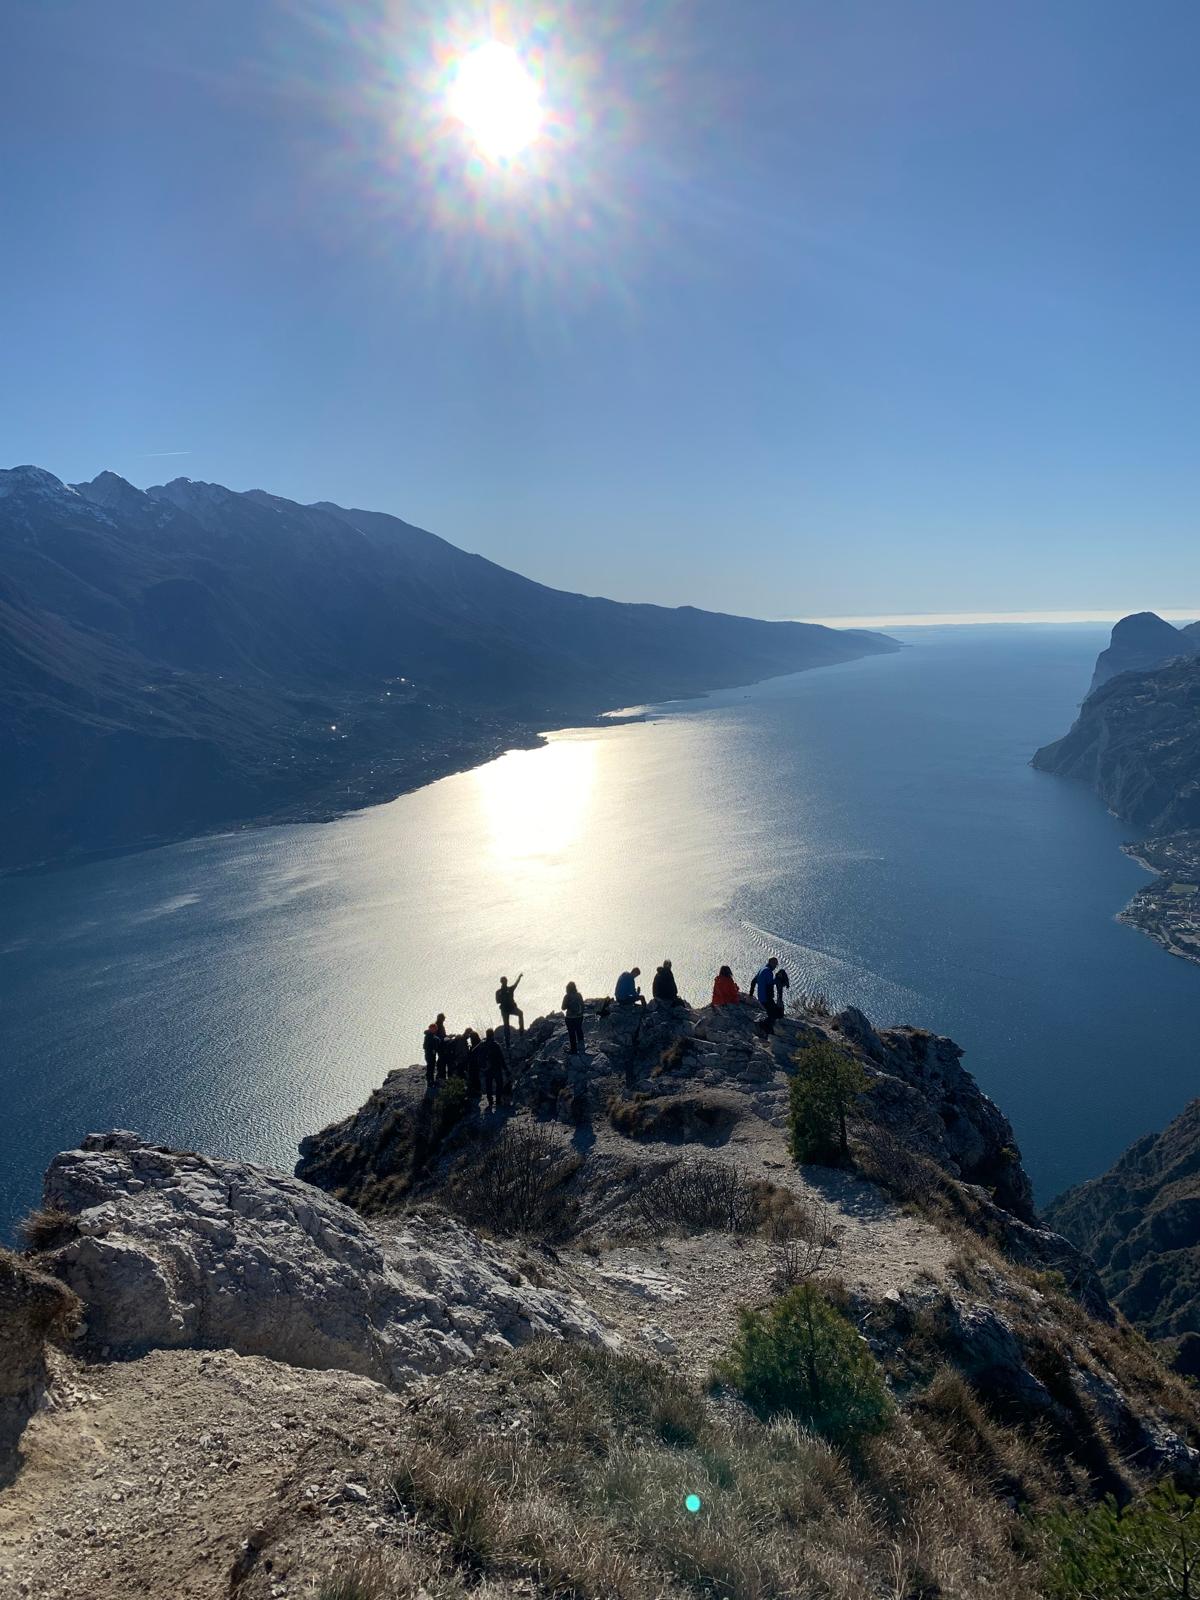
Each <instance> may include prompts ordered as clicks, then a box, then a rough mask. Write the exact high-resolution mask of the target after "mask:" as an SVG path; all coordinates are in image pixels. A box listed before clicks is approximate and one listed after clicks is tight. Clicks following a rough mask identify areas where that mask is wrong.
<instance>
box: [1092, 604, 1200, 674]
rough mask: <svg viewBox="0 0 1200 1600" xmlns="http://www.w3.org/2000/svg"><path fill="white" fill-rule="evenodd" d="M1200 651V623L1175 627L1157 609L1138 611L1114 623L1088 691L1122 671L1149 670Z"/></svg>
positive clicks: (1097, 662)
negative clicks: (1110, 636) (1109, 638)
mask: <svg viewBox="0 0 1200 1600" xmlns="http://www.w3.org/2000/svg"><path fill="white" fill-rule="evenodd" d="M1198 651H1200V624H1197V623H1195V622H1191V623H1188V624H1187V626H1186V627H1183V628H1176V627H1175V626H1174V625H1173V624H1172V623H1170V622H1166V621H1164V620H1163V618H1162V617H1160V616H1159V615H1158V614H1157V613H1156V612H1154V611H1137V612H1135V613H1134V614H1133V615H1132V616H1128V617H1122V618H1121V620H1120V621H1119V622H1117V623H1115V624H1114V626H1113V631H1112V638H1111V640H1110V641H1109V646H1108V649H1107V650H1102V651H1101V652H1100V655H1099V657H1098V659H1097V661H1096V670H1095V672H1094V673H1093V674H1092V682H1091V687H1090V688H1089V690H1088V693H1089V694H1092V693H1094V692H1095V691H1096V690H1097V689H1099V688H1100V686H1101V685H1102V684H1105V683H1107V682H1108V680H1109V679H1110V678H1115V677H1117V676H1118V674H1119V673H1122V672H1146V671H1149V670H1152V669H1153V668H1155V667H1161V666H1164V665H1165V664H1166V663H1167V662H1168V661H1174V660H1175V659H1176V658H1177V657H1179V656H1185V655H1195V654H1196V653H1197V652H1198Z"/></svg>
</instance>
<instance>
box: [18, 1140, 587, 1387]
mask: <svg viewBox="0 0 1200 1600" xmlns="http://www.w3.org/2000/svg"><path fill="white" fill-rule="evenodd" d="M46 1203H47V1205H51V1206H54V1207H57V1208H61V1209H62V1210H63V1211H66V1212H69V1213H70V1214H71V1216H72V1217H73V1219H74V1237H73V1238H71V1239H70V1240H69V1241H68V1242H67V1243H66V1244H63V1245H61V1246H60V1247H59V1248H58V1249H56V1250H53V1251H51V1252H49V1253H48V1254H46V1255H45V1256H44V1257H43V1258H42V1261H41V1265H42V1266H43V1267H44V1268H45V1269H46V1270H47V1271H50V1272H52V1273H53V1274H54V1275H55V1277H57V1278H58V1279H60V1280H61V1282H62V1283H64V1284H65V1285H67V1286H68V1287H69V1288H70V1289H71V1290H72V1291H74V1293H75V1294H77V1295H78V1296H79V1298H80V1300H81V1301H82V1302H83V1306H84V1312H85V1316H86V1335H87V1339H88V1341H89V1344H90V1345H91V1346H92V1347H94V1348H99V1349H103V1348H108V1349H110V1350H120V1351H138V1350H146V1349H151V1348H163V1347H171V1346H200V1347H204V1346H212V1347H224V1348H228V1349H231V1350H235V1351H238V1352H239V1353H240V1354H242V1355H264V1356H271V1357H273V1358H275V1359H276V1360H280V1361H286V1362H289V1363H291V1364H292V1365H294V1366H301V1367H318V1368H326V1367H339V1368H344V1369H346V1370H348V1371H350V1372H356V1373H360V1374H363V1375H364V1376H366V1377H370V1378H374V1379H376V1380H378V1381H381V1382H384V1383H388V1384H396V1383H400V1382H403V1381H404V1380H406V1379H408V1378H410V1377H412V1376H415V1375H417V1374H422V1373H433V1372H441V1371H444V1370H446V1369H448V1368H450V1367H453V1366H454V1365H456V1364H458V1363H461V1362H466V1361H469V1360H471V1359H472V1358H473V1357H476V1356H477V1355H479V1354H480V1353H483V1354H486V1353H487V1352H488V1351H489V1350H495V1351H497V1352H500V1351H504V1350H508V1349H510V1348H512V1347H513V1346H516V1345H519V1344H521V1343H524V1342H525V1341H526V1340H528V1339H530V1338H533V1337H536V1336H539V1335H547V1334H557V1335H560V1336H562V1337H566V1338H572V1339H580V1340H585V1341H589V1342H601V1341H603V1340H604V1338H605V1333H604V1329H603V1328H602V1326H601V1324H600V1322H599V1321H598V1320H597V1318H596V1317H595V1316H593V1315H592V1313H591V1312H590V1311H588V1309H587V1308H586V1307H585V1306H584V1305H583V1304H582V1302H580V1301H577V1300H573V1299H572V1298H570V1297H568V1296H565V1295H561V1294H558V1293H556V1292H555V1291H554V1290H551V1289H546V1288H540V1287H538V1286H536V1285H535V1284H533V1283H531V1282H529V1281H528V1280H527V1279H525V1278H524V1277H523V1276H522V1274H521V1273H520V1272H519V1271H518V1270H517V1269H516V1268H515V1267H514V1266H513V1264H512V1263H511V1262H510V1261H508V1260H507V1258H506V1257H505V1256H504V1255H503V1254H502V1253H501V1252H500V1251H499V1250H498V1249H496V1248H494V1247H492V1246H490V1245H488V1244H485V1243H484V1242H483V1241H482V1240H481V1239H480V1238H479V1237H478V1236H477V1235H476V1234H474V1233H473V1232H471V1230H470V1229H468V1228H465V1227H463V1226H462V1225H461V1224H459V1223H457V1222H454V1221H453V1220H451V1219H449V1218H441V1217H439V1218H437V1219H436V1220H432V1219H427V1220H424V1221H422V1220H420V1219H415V1218H409V1219H405V1220H404V1221H403V1222H402V1223H397V1224H394V1225H393V1226H391V1227H390V1228H386V1229H385V1228H382V1227H380V1228H374V1227H373V1226H372V1225H371V1224H370V1223H368V1222H366V1221H365V1220H364V1219H363V1218H362V1217H360V1216H358V1215H357V1214H356V1213H355V1212H353V1211H351V1210H350V1209H349V1208H348V1207H347V1206H344V1205H342V1204H341V1203H340V1202H338V1201H337V1200H335V1199H333V1198H332V1197H330V1196H329V1195H326V1194H323V1193H321V1191H320V1190H318V1189H315V1188H312V1187H311V1186H310V1185H308V1184H305V1183H301V1182H299V1181H298V1180H296V1179H295V1178H290V1177H287V1176H284V1175H283V1174H280V1173H274V1172H269V1171H267V1170H265V1169H263V1168H260V1167H255V1166H250V1165H248V1164H245V1163H241V1162H235V1161H223V1160H216V1159H212V1158H209V1157H205V1156H199V1155H191V1154H186V1153H183V1152H180V1151H175V1150H165V1149H161V1148H158V1147H156V1146H153V1145H150V1144H147V1143H145V1142H144V1141H143V1140H142V1139H140V1138H139V1137H138V1136H137V1135H136V1134H134V1133H127V1132H115V1133H109V1134H100V1135H91V1136H89V1137H88V1138H86V1139H85V1140H84V1141H83V1143H82V1145H81V1146H80V1148H79V1149H77V1150H68V1151H64V1152H63V1153H62V1154H61V1155H59V1156H57V1157H56V1158H55V1160H54V1161H53V1162H52V1164H51V1166H50V1169H49V1171H48V1172H47V1175H46Z"/></svg>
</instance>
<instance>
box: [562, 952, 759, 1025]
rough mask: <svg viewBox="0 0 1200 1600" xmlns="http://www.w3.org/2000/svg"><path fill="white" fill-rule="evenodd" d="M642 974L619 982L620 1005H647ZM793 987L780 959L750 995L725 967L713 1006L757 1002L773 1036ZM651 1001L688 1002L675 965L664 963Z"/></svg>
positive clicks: (635, 971) (635, 970) (632, 972)
mask: <svg viewBox="0 0 1200 1600" xmlns="http://www.w3.org/2000/svg"><path fill="white" fill-rule="evenodd" d="M641 975H642V969H641V967H630V969H629V971H628V972H623V973H622V974H621V976H620V977H619V978H618V979H617V984H616V988H615V989H614V990H613V995H614V998H615V1000H616V1003H617V1005H619V1006H637V1005H641V1006H644V1005H645V1004H646V1003H647V1002H646V996H645V995H644V994H643V993H642V991H641V990H640V989H639V988H638V982H637V981H638V979H639V978H640V977H641ZM571 987H572V988H574V984H572V985H571ZM790 988H791V979H790V978H789V977H788V975H787V973H786V971H785V970H784V968H783V967H782V966H781V965H780V963H779V957H778V956H771V957H770V958H769V959H768V960H767V961H766V962H764V964H763V965H762V966H761V967H760V968H759V969H758V971H757V972H756V973H755V974H754V977H753V978H752V979H751V980H750V992H749V994H743V993H742V991H741V989H740V988H739V987H738V983H737V979H736V978H735V977H734V975H733V971H732V969H731V968H730V967H722V968H721V970H720V971H719V972H718V973H717V975H716V977H715V978H714V979H713V988H712V1000H711V1002H710V1003H711V1004H712V1005H714V1006H717V1007H720V1006H735V1005H745V1004H748V1003H752V1002H753V1001H755V1000H757V1002H758V1004H759V1005H760V1006H761V1007H762V1015H761V1016H760V1017H759V1019H758V1027H759V1030H760V1032H763V1033H765V1034H770V1033H773V1032H774V1030H775V1023H776V1021H777V1020H778V1019H779V1018H780V1017H782V1016H783V1012H784V999H785V996H786V993H787V991H788V989H790ZM650 998H651V999H652V1000H658V1001H660V1002H661V1003H662V1004H663V1005H685V1004H686V1001H684V1000H681V999H680V995H679V985H678V983H677V982H676V981H675V974H674V972H673V971H672V969H671V963H670V962H669V961H664V962H663V964H662V965H661V966H660V967H659V968H658V970H657V972H656V973H655V974H654V981H653V982H652V983H651V985H650Z"/></svg>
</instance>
